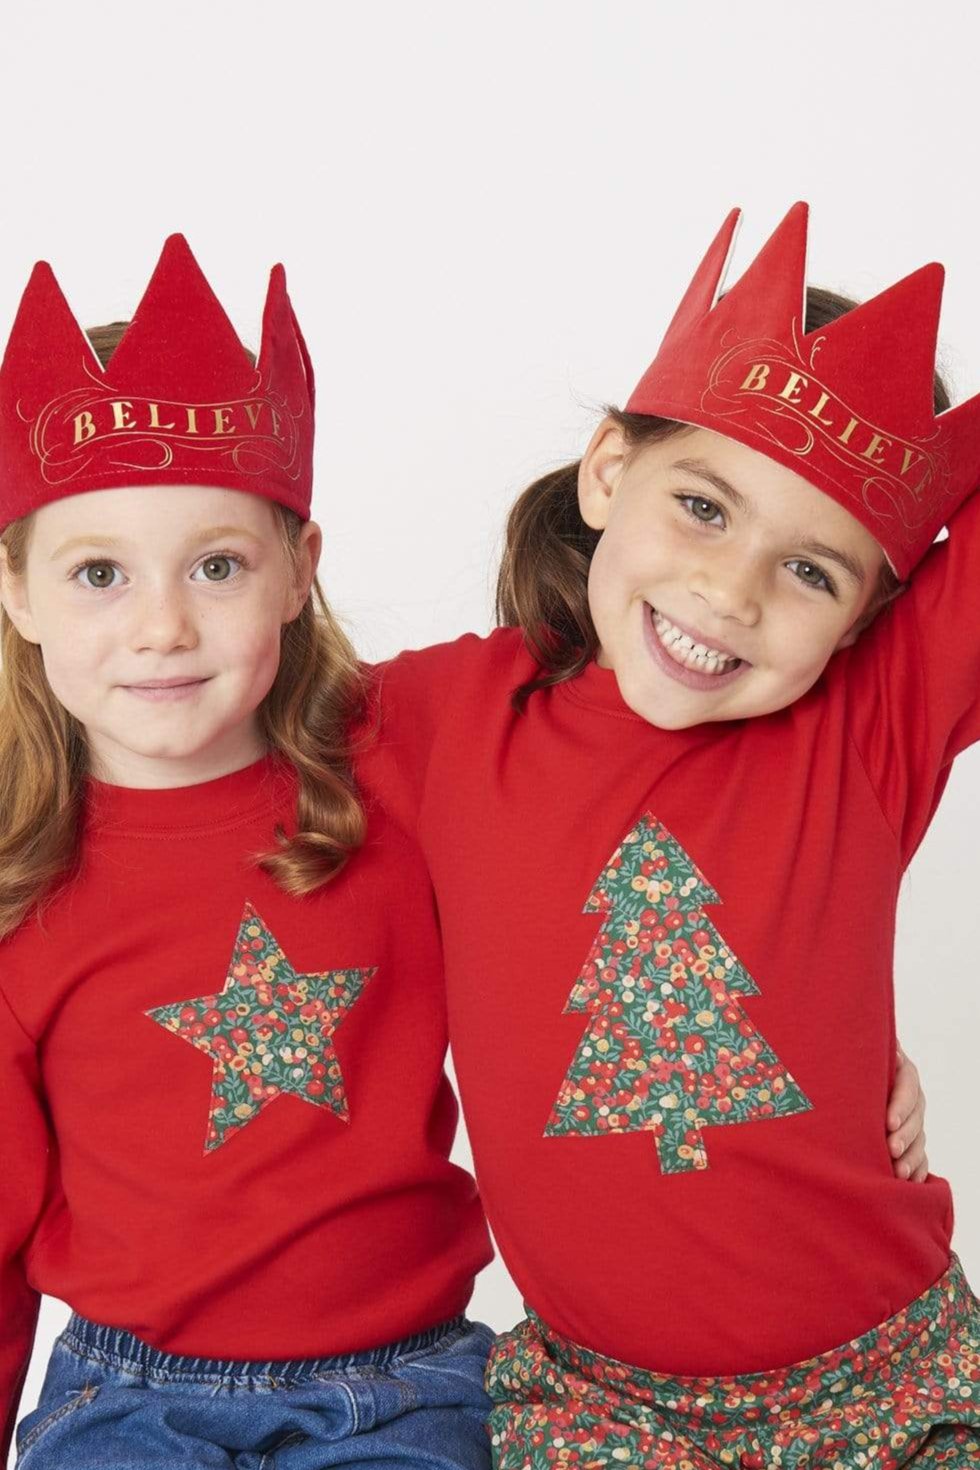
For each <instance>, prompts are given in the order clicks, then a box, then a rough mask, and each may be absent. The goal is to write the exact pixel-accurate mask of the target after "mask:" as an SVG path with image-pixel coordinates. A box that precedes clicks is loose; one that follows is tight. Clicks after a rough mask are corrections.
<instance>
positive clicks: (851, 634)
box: [834, 582, 909, 653]
mask: <svg viewBox="0 0 980 1470" xmlns="http://www.w3.org/2000/svg"><path fill="white" fill-rule="evenodd" d="M908 585H909V584H908V582H902V583H900V585H899V586H898V587H895V588H893V590H892V591H891V592H889V593H888V594H887V595H886V596H885V597H878V598H876V599H874V600H873V601H872V603H871V605H870V607H868V608H867V609H866V611H865V612H863V613H861V615H860V616H859V617H858V618H857V619H856V621H855V622H854V623H853V625H852V626H851V627H850V628H848V630H847V632H846V633H845V634H844V636H843V638H842V639H841V640H840V642H839V643H838V644H837V647H836V648H835V649H834V652H835V653H836V652H837V650H838V649H840V648H850V647H851V645H852V644H853V643H856V642H857V641H858V639H859V638H860V636H861V634H862V633H863V632H864V630H865V629H866V628H870V626H871V624H872V623H873V622H874V620H875V618H876V617H877V616H878V614H879V613H880V612H881V611H882V609H883V608H886V607H887V606H888V604H889V603H890V602H894V601H895V599H896V597H901V595H902V593H903V592H906V591H907V590H908Z"/></svg>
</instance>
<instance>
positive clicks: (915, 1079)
mask: <svg viewBox="0 0 980 1470" xmlns="http://www.w3.org/2000/svg"><path fill="white" fill-rule="evenodd" d="M921 1099H922V1086H921V1083H920V1081H919V1069H918V1067H917V1066H916V1065H915V1063H914V1062H911V1061H909V1059H908V1057H907V1056H906V1055H905V1053H904V1052H903V1051H902V1049H901V1047H899V1050H898V1071H897V1072H896V1073H895V1085H894V1087H893V1088H892V1095H891V1097H890V1098H889V1099H888V1115H887V1121H888V1131H889V1133H894V1131H895V1129H896V1128H901V1127H902V1125H903V1124H904V1123H905V1121H906V1119H907V1118H909V1117H910V1115H911V1114H912V1112H913V1111H914V1110H915V1107H916V1105H917V1104H918V1103H919V1102H920V1100H921ZM923 1110H924V1103H923Z"/></svg>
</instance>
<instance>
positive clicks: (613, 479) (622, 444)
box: [578, 418, 627, 531]
mask: <svg viewBox="0 0 980 1470" xmlns="http://www.w3.org/2000/svg"><path fill="white" fill-rule="evenodd" d="M626 451H627V444H626V439H625V437H624V435H623V431H622V429H621V428H620V427H619V425H618V424H617V423H616V421H615V419H611V418H604V419H603V421H602V423H601V424H600V425H599V427H598V428H597V429H596V431H595V433H594V434H593V435H592V438H591V439H590V440H589V443H588V446H587V448H586V451H585V453H584V454H583V455H582V459H581V461H580V463H579V467H578V508H579V512H580V514H581V516H582V519H583V521H584V522H585V524H586V525H587V526H591V527H592V529H593V531H604V530H605V528H606V522H607V520H608V519H609V505H610V502H611V500H612V497H613V495H614V493H615V490H616V486H617V485H618V484H619V481H620V478H621V476H622V474H623V471H624V469H625V468H626Z"/></svg>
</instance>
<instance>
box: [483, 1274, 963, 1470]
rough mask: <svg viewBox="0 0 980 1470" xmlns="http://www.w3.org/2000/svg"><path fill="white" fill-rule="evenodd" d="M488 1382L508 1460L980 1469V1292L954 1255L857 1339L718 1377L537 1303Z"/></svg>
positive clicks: (498, 1458)
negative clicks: (665, 1360)
mask: <svg viewBox="0 0 980 1470" xmlns="http://www.w3.org/2000/svg"><path fill="white" fill-rule="evenodd" d="M487 1389H488V1391H489V1393H490V1396H491V1399H492V1401H493V1405H494V1407H493V1411H492V1413H491V1416H490V1429H491V1435H492V1440H493V1452H494V1463H495V1466H496V1467H497V1470H607V1467H608V1470H729V1467H734V1470H898V1467H904V1466H914V1467H916V1470H926V1467H929V1470H936V1467H939V1466H942V1467H945V1470H980V1302H978V1301H977V1298H976V1297H975V1296H974V1295H973V1293H972V1291H971V1290H970V1287H969V1285H968V1284H967V1282H966V1278H965V1276H964V1274H963V1269H962V1267H961V1265H960V1263H959V1261H958V1260H957V1258H956V1256H955V1255H954V1256H953V1257H952V1259H951V1264H950V1266H949V1269H948V1270H947V1271H946V1272H945V1274H944V1275H943V1276H941V1277H940V1279H939V1280H938V1281H937V1282H935V1283H934V1285H933V1286H931V1287H930V1288H929V1289H928V1291H926V1292H924V1293H923V1295H922V1296H920V1297H918V1298H917V1299H916V1300H915V1301H914V1302H912V1303H910V1305H909V1306H907V1307H904V1308H903V1309H902V1310H901V1311H900V1312H898V1313H896V1315H895V1316H894V1317H890V1318H889V1319H888V1320H887V1321H886V1322H883V1323H881V1325H880V1326H879V1327H873V1328H871V1330H870V1331H868V1332H865V1333H862V1335H861V1336H860V1337H857V1338H855V1339H854V1341H853V1342H849V1343H846V1344H845V1345H844V1346H842V1347H838V1348H833V1349H832V1350H831V1351H830V1352H827V1353H823V1354H821V1355H820V1356H819V1357H816V1358H810V1359H809V1360H807V1361H806V1362H802V1363H794V1364H792V1365H791V1366H790V1367H788V1368H777V1369H773V1370H771V1371H768V1372H763V1373H750V1374H745V1375H741V1376H737V1377H711V1378H670V1377H667V1376H666V1375H665V1374H662V1373H652V1372H649V1371H647V1370H646V1369H642V1368H632V1367H630V1366H629V1365H628V1364H626V1363H619V1362H616V1360H615V1359H613V1358H605V1357H602V1356H601V1355H600V1354H599V1353H593V1352H590V1351H589V1350H588V1349H586V1348H582V1347H578V1346H576V1344H574V1343H572V1342H569V1341H568V1339H567V1338H563V1337H561V1336H560V1335H559V1334H558V1333H556V1332H552V1331H551V1329H550V1328H549V1327H547V1326H546V1324H545V1323H544V1322H543V1321H542V1320H541V1319H540V1317H538V1316H536V1314H535V1313H534V1312H530V1314H529V1316H528V1317H527V1318H526V1319H525V1320H524V1321H523V1322H522V1323H520V1325H519V1326H518V1327H516V1328H515V1329H514V1331H513V1332H507V1333H503V1334H502V1335H501V1336H500V1337H498V1338H497V1340H496V1343H495V1345H494V1348H493V1351H492V1353H491V1356H490V1363H489V1366H488V1368H487Z"/></svg>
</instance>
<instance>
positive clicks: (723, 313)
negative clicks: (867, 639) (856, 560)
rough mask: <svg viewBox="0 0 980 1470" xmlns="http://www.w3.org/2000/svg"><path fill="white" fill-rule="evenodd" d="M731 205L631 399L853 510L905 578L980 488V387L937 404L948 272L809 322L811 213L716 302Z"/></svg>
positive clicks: (790, 223)
mask: <svg viewBox="0 0 980 1470" xmlns="http://www.w3.org/2000/svg"><path fill="white" fill-rule="evenodd" d="M740 215H741V211H740V210H738V209H733V210H732V211H731V212H730V214H729V215H728V218H727V219H726V220H725V223H724V224H723V225H722V227H721V229H720V230H719V232H718V234H717V236H716V237H715V239H714V241H713V242H712V244H711V247H710V249H709V250H708V253H707V254H706V255H705V257H704V260H703V261H702V262H701V265H700V266H699V267H698V270H697V273H696V274H695V277H694V279H693V281H692V282H691V285H690V286H689V287H688V290H687V293H686V295H685V296H684V299H683V301H682V302H681V304H680V306H679V307H678V309H677V311H676V313H675V315H674V318H673V320H672V321H671V323H670V326H669V327H668V329H667V335H666V336H665V337H664V340H663V342H662V343H661V346H660V350H659V351H658V353H657V356H656V357H655V358H654V360H653V362H652V363H651V365H650V367H649V368H648V369H647V371H646V372H645V373H644V375H643V377H642V379H641V380H640V382H639V384H638V385H637V387H636V388H635V390H634V392H633V394H632V395H631V397H630V399H629V401H628V403H627V405H626V407H627V410H628V411H629V412H631V413H644V414H655V415H660V416H663V417H666V418H672V419H678V420H680V421H682V422H684V423H689V424H696V425H699V426H700V427H702V428H706V429H714V430H716V431H717V432H718V433H719V434H726V435H728V437H729V438H732V439H737V440H739V442H740V443H742V444H747V445H748V446H749V447H750V448H751V449H757V450H759V451H760V453H762V454H767V455H769V457H770V458H772V459H775V460H778V461H779V463H780V464H783V465H786V466H788V468H789V469H792V470H795V471H797V473H798V474H801V475H803V476H804V477H805V478H806V479H808V480H809V481H810V482H811V483H812V484H814V485H816V486H817V488H818V489H820V490H823V491H824V492H825V493H826V494H828V495H830V496H832V497H833V498H834V499H835V500H837V501H838V502H839V503H840V504H841V505H843V506H844V508H845V509H846V510H849V511H850V512H851V514H852V515H854V516H855V517H856V518H857V519H858V520H859V521H860V522H861V523H862V525H864V526H865V527H866V528H867V529H868V530H869V531H870V532H871V534H872V535H873V536H874V537H875V538H876V540H877V541H878V542H879V544H880V545H881V547H882V548H883V550H884V551H885V554H886V555H887V557H888V559H889V561H890V562H891V564H892V566H893V568H894V570H895V571H896V572H897V573H898V575H899V576H900V577H906V576H907V575H908V574H909V572H910V571H911V570H912V568H913V567H914V566H915V564H916V563H917V562H918V561H919V560H920V558H921V557H922V556H923V554H924V553H925V552H926V550H927V549H928V547H929V546H930V545H931V543H932V542H933V541H934V540H935V537H936V534H937V532H938V531H939V530H941V528H942V527H943V526H944V525H945V524H946V522H947V521H948V520H949V519H950V517H951V516H952V514H953V512H954V511H955V510H956V509H957V507H958V506H959V505H960V504H961V503H962V501H963V500H965V499H966V497H967V496H968V495H969V494H970V493H971V491H973V490H974V488H975V487H976V486H977V484H978V482H980V395H978V396H977V397H975V398H971V399H969V400H968V401H967V402H965V403H961V404H959V405H957V407H955V408H951V409H949V410H947V411H946V412H945V413H942V414H939V415H938V416H937V415H936V413H935V412H934V409H933V374H934V371H935V355H936V334H937V331H938V326H939V305H940V301H941V299H942V290H943V268H942V266H941V265H936V264H933V265H924V266H922V268H921V269H920V270H917V271H914V272H913V273H912V274H911V275H910V276H906V277H905V278H904V279H903V280H901V281H899V282H898V283H897V284H896V285H894V286H891V287H890V288H889V289H888V290H887V291H883V292H882V293H881V295H880V296H875V297H873V298H872V299H871V300H870V301H866V302H864V303H863V304H862V305H861V306H858V307H855V308H854V310H852V311H849V312H847V313H845V315H844V316H842V317H838V318H837V319H836V320H835V321H833V322H831V323H830V325H829V326H826V327H819V328H818V329H817V330H816V331H813V332H809V333H808V332H805V331H804V329H803V323H804V310H805V293H806V240H807V215H808V211H807V206H806V205H805V204H803V203H799V204H794V205H793V207H792V209H791V210H790V211H789V213H788V214H787V215H786V217H785V219H784V220H783V221H782V223H781V224H780V225H779V227H778V229H776V231H775V232H774V233H773V235H772V236H771V237H770V238H769V240H768V241H767V242H766V244H765V245H764V246H763V247H762V249H761V250H760V252H759V254H758V255H757V256H756V258H755V260H754V261H753V262H752V264H751V265H750V266H749V267H748V269H747V270H746V271H745V273H744V274H743V275H742V276H741V278H740V279H739V280H738V281H737V282H736V284H735V285H734V286H733V287H732V288H731V290H729V291H727V292H726V293H725V295H724V296H723V297H721V299H719V294H720V291H721V287H722V284H723V280H724V275H725V270H726V267H727V264H728V261H729V258H730V256H731V251H732V246H733V244H734V238H735V233H736V229H737V226H738V223H739V219H740Z"/></svg>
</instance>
